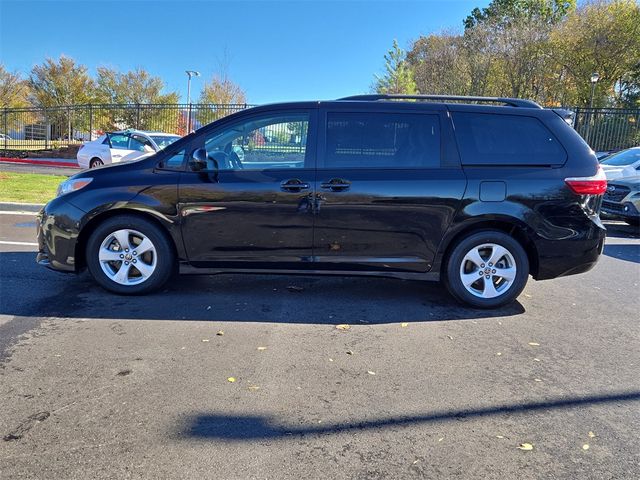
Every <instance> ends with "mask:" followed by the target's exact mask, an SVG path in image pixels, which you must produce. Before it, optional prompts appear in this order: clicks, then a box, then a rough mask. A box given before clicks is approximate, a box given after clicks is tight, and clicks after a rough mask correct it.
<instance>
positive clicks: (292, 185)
mask: <svg viewBox="0 0 640 480" xmlns="http://www.w3.org/2000/svg"><path fill="white" fill-rule="evenodd" d="M310 188H311V184H309V183H307V182H303V181H302V180H298V179H297V178H291V179H289V180H285V181H284V182H282V183H281V184H280V189H281V190H284V191H285V192H301V191H303V190H309V189H310Z"/></svg>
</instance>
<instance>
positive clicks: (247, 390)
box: [0, 214, 640, 479]
mask: <svg viewBox="0 0 640 480" xmlns="http://www.w3.org/2000/svg"><path fill="white" fill-rule="evenodd" d="M33 222H34V220H33V217H32V216H30V215H15V214H11V215H9V214H0V269H1V271H0V277H1V284H0V285H1V302H0V350H1V351H2V353H1V355H2V359H1V361H0V392H1V395H2V399H3V401H2V402H0V429H1V431H0V434H1V436H2V438H3V439H2V440H0V477H2V478H46V479H50V478H61V479H62V478H64V479H71V478H73V479H75V478H77V479H87V478H105V479H106V478H108V479H112V478H216V479H248V478H256V479H258V478H332V479H338V478H371V479H374V478H394V479H397V478H416V477H417V478H445V477H455V478H501V479H504V478H518V479H527V478H567V479H575V478H581V479H603V478H637V477H638V472H640V449H639V448H638V425H640V328H638V323H639V320H640V314H639V312H640V296H639V295H638V291H639V289H638V285H639V284H640V239H639V237H640V235H639V234H638V231H637V229H634V228H632V227H629V226H626V225H624V224H622V223H610V224H608V227H609V237H608V239H607V245H606V247H605V252H604V255H603V256H602V258H601V261H600V262H599V264H598V265H597V266H596V268H595V269H594V270H592V271H591V272H589V273H587V274H583V275H578V276H573V277H566V278H560V279H556V280H552V281H545V282H535V281H530V282H529V284H528V286H527V288H526V289H525V291H524V293H523V294H522V295H521V297H520V298H519V302H518V303H515V304H513V305H511V306H509V307H506V308H503V309H500V310H497V311H490V312H487V311H477V310H470V309H466V308H462V307H460V306H459V305H457V304H456V303H454V302H453V301H452V300H451V299H450V298H449V296H448V295H447V294H446V292H445V291H444V289H443V288H442V287H441V286H439V285H437V284H423V283H419V282H409V281H399V280H390V279H389V280H387V279H363V278H317V277H286V276H282V277H277V276H260V275H251V276H232V275H225V276H198V277H183V278H181V279H180V280H179V281H176V282H175V283H174V284H172V285H171V286H170V287H169V288H167V289H165V290H164V291H162V292H159V293H157V294H154V295H150V296H146V297H118V296H113V295H110V294H108V293H106V292H105V291H103V290H101V289H100V288H99V287H97V286H96V285H94V284H93V282H92V281H91V280H90V278H89V277H88V275H86V274H85V275H81V276H77V277H76V276H69V275H65V274H61V273H55V272H52V271H48V270H45V269H43V268H41V267H39V266H37V265H36V264H35V263H34V252H35V246H34V245H32V243H33V242H34V241H35V240H34V238H33V237H34V228H35V227H34V223H33ZM337 325H348V328H347V327H344V329H338V328H336V326H337ZM230 380H233V381H230Z"/></svg>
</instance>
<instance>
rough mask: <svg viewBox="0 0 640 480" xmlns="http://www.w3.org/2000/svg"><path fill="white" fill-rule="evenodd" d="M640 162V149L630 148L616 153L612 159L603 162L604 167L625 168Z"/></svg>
mask: <svg viewBox="0 0 640 480" xmlns="http://www.w3.org/2000/svg"><path fill="white" fill-rule="evenodd" d="M638 160H640V148H630V149H629V150H623V151H622V152H619V153H614V154H613V155H611V156H610V157H608V158H606V159H604V160H603V161H602V164H603V165H611V166H613V167H624V166H626V165H631V164H632V163H635V162H637V161H638Z"/></svg>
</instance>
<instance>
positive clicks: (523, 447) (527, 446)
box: [518, 443, 533, 450]
mask: <svg viewBox="0 0 640 480" xmlns="http://www.w3.org/2000/svg"><path fill="white" fill-rule="evenodd" d="M518 448H519V449H520V450H533V444H532V443H521V444H520V445H519V446H518Z"/></svg>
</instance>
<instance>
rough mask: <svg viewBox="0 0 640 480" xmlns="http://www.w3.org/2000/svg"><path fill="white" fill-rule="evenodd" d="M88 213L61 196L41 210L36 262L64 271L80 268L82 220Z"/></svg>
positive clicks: (37, 223)
mask: <svg viewBox="0 0 640 480" xmlns="http://www.w3.org/2000/svg"><path fill="white" fill-rule="evenodd" d="M84 215H85V213H84V212H83V211H82V210H80V209H79V208H76V207H74V206H73V205H71V204H70V203H67V202H65V201H63V200H61V199H60V198H56V199H54V200H52V201H51V202H49V203H48V204H47V205H45V207H44V208H43V209H42V210H41V211H40V212H39V213H38V216H37V222H36V229H37V234H38V253H37V255H36V262H37V263H38V264H39V265H42V266H44V267H48V268H51V269H52V270H57V271H61V272H75V271H76V258H75V251H76V244H77V241H78V234H79V232H80V221H81V219H82V217H83V216H84Z"/></svg>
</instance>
